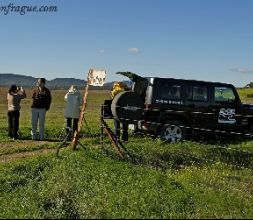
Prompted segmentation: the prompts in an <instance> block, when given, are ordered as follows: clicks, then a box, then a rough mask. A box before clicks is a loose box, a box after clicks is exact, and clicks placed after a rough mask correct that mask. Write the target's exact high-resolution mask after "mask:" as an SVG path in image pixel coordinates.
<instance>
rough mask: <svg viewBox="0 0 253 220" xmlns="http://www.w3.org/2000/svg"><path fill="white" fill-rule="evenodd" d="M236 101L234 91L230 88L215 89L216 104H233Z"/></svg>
mask: <svg viewBox="0 0 253 220" xmlns="http://www.w3.org/2000/svg"><path fill="white" fill-rule="evenodd" d="M234 101H235V94H234V91H233V90H232V89H231V88H229V87H214V102H215V103H223V102H228V103H233V102H234Z"/></svg>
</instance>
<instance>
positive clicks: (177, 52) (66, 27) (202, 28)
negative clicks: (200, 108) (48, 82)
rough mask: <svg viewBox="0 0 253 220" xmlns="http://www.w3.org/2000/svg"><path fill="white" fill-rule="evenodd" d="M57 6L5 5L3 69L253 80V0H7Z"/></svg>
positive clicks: (0, 38)
mask: <svg viewBox="0 0 253 220" xmlns="http://www.w3.org/2000/svg"><path fill="white" fill-rule="evenodd" d="M10 3H13V4H14V5H15V6H24V5H32V6H38V7H39V6H42V5H47V6H51V5H53V6H54V5H55V6H57V12H55V13H48V12H47V13H42V12H40V13H32V12H30V13H29V12H27V13H26V14H25V15H20V14H19V13H15V12H12V13H9V14H8V15H4V14H3V12H0V28H1V34H0V42H1V46H0V73H17V74H24V75H30V76H35V77H40V76H43V77H46V78H47V79H53V78H57V77H74V78H80V79H86V76H87V71H88V70H89V69H90V68H98V69H101V68H103V69H106V71H107V73H108V81H114V80H123V79H125V78H123V77H120V76H117V75H115V72H117V71H131V72H135V73H137V74H140V75H142V76H158V77H173V78H184V79H198V80H206V81H221V82H226V83H232V84H234V85H236V86H244V85H246V84H247V83H248V82H250V81H253V28H252V24H253V13H252V11H253V1H252V0H72V1H70V0H51V1H46V0H45V1H40V0H36V1H32V0H30V1H18V0H16V1H14V0H13V1H6V0H0V8H1V6H8V5H9V4H10Z"/></svg>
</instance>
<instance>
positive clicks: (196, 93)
mask: <svg viewBox="0 0 253 220" xmlns="http://www.w3.org/2000/svg"><path fill="white" fill-rule="evenodd" d="M187 94H188V95H187V99H188V100H190V101H197V102H207V101H208V96H207V87H206V86H190V87H188V93H187Z"/></svg>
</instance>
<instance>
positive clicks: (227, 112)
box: [218, 108, 236, 124]
mask: <svg viewBox="0 0 253 220" xmlns="http://www.w3.org/2000/svg"><path fill="white" fill-rule="evenodd" d="M234 116H235V109H232V108H227V109H225V108H221V109H220V112H219V118H218V123H220V124H235V123H236V120H235V118H234Z"/></svg>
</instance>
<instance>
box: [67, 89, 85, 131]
mask: <svg viewBox="0 0 253 220" xmlns="http://www.w3.org/2000/svg"><path fill="white" fill-rule="evenodd" d="M64 100H65V101H66V107H65V112H64V117H65V118H66V132H67V134H68V133H69V129H72V130H73V133H72V134H74V133H75V131H77V128H78V120H79V117H80V106H81V105H82V97H81V94H80V92H79V91H78V90H77V89H76V87H75V86H74V85H72V86H71V87H70V88H69V91H68V92H67V94H66V95H65V97H64ZM72 121H73V127H72Z"/></svg>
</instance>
